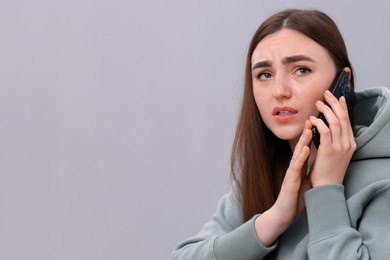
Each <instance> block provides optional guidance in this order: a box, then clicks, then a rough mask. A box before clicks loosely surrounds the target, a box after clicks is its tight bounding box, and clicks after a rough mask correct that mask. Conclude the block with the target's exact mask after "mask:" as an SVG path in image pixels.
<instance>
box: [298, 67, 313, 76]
mask: <svg viewBox="0 0 390 260" xmlns="http://www.w3.org/2000/svg"><path fill="white" fill-rule="evenodd" d="M310 72H311V69H309V68H305V67H302V68H298V69H297V70H296V73H297V74H298V75H299V76H304V75H306V74H309V73H310Z"/></svg>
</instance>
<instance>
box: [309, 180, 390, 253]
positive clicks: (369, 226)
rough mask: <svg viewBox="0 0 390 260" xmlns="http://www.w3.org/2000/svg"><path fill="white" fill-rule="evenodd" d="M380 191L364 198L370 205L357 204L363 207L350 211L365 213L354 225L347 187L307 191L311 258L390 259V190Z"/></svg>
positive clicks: (326, 186)
mask: <svg viewBox="0 0 390 260" xmlns="http://www.w3.org/2000/svg"><path fill="white" fill-rule="evenodd" d="M376 188H377V189H376V191H375V192H370V193H369V194H370V195H369V196H367V194H365V195H364V196H367V198H366V199H365V201H366V202H367V204H366V205H362V204H360V205H359V204H358V203H357V204H356V205H359V206H357V207H359V208H352V209H351V208H350V210H353V211H354V212H356V211H361V214H360V218H359V219H358V220H356V221H354V222H356V223H352V222H351V219H350V216H349V210H348V206H349V205H348V202H347V200H346V198H345V195H344V186H342V185H323V186H319V187H317V188H314V189H312V190H309V191H307V192H306V194H305V203H306V209H307V215H308V225H309V233H310V237H309V244H308V249H307V251H308V255H309V259H348V260H349V259H387V258H388V256H389V255H390V247H389V245H388V244H387V243H389V242H388V241H390V225H389V223H390V188H389V187H388V186H382V187H381V188H379V187H376ZM378 188H379V189H378ZM357 196H359V195H357ZM362 196H363V195H362ZM360 199H361V198H360ZM360 199H359V200H360ZM351 204H352V205H353V204H354V203H353V201H352V202H351Z"/></svg>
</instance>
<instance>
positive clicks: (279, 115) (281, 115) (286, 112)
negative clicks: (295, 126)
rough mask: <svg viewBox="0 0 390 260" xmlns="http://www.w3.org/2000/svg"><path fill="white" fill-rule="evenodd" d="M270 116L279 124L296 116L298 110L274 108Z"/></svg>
mask: <svg viewBox="0 0 390 260" xmlns="http://www.w3.org/2000/svg"><path fill="white" fill-rule="evenodd" d="M272 115H273V116H274V118H275V119H276V120H277V121H279V122H287V121H289V120H291V119H293V118H294V117H296V116H297V115H298V110H296V109H294V108H291V107H275V108H274V109H273V111H272Z"/></svg>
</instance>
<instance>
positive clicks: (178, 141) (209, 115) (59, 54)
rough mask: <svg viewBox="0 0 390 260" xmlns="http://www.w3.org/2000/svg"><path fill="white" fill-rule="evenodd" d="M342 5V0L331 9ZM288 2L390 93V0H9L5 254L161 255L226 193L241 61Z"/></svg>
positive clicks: (5, 26)
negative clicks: (335, 32) (324, 26)
mask: <svg viewBox="0 0 390 260" xmlns="http://www.w3.org/2000/svg"><path fill="white" fill-rule="evenodd" d="M336 2H337V3H336ZM285 7H303V8H320V9H321V10H323V11H325V12H327V13H328V14H329V15H331V16H332V17H333V18H334V19H335V21H336V22H337V23H338V25H339V27H340V29H341V31H342V33H343V34H344V37H345V40H346V42H347V45H348V47H349V52H350V56H351V60H352V62H353V63H354V66H355V70H356V75H357V77H356V78H357V88H358V89H362V88H367V87H372V86H376V85H385V86H390V78H389V73H388V60H389V58H390V53H389V52H390V51H389V48H388V46H390V37H389V34H388V30H387V28H388V26H389V25H390V16H389V15H388V10H389V8H390V4H389V3H388V2H386V1H353V0H348V1H328V0H322V1H253V0H252V1H222V0H219V1H206V0H198V1H180V0H165V1H156V0H155V1H125V0H110V1H108V0H67V1H60V0H52V1H49V0H46V1H45V0H35V1H29V0H20V1H11V0H2V1H1V2H0V33H1V36H0V119H1V124H0V259H4V260H11V259H12V260H16V259H18V260H22V259H40V260H46V259H64V260H65V259H66V260H82V259H167V258H168V257H169V255H170V253H171V251H172V250H173V248H174V247H175V246H176V244H177V243H179V242H180V241H181V240H183V239H185V238H187V237H189V236H190V235H193V234H195V233H196V232H198V231H199V230H200V228H201V227H202V225H203V224H204V223H205V222H206V221H207V220H208V219H209V217H210V216H211V214H212V213H213V212H214V210H215V208H216V205H217V202H218V200H219V198H220V197H221V196H222V195H223V194H224V193H225V192H227V191H228V189H229V174H230V170H229V168H230V167H229V157H230V149H231V144H232V140H233V135H234V130H235V129H234V128H235V124H236V120H237V115H238V111H239V106H240V97H241V85H242V80H243V71H244V62H245V54H246V49H247V46H248V43H249V41H250V38H251V36H252V34H253V33H254V31H255V30H256V28H257V27H258V25H259V24H260V23H261V22H262V21H263V20H264V19H265V18H266V17H268V16H269V15H270V14H272V13H273V12H275V11H277V10H280V9H282V8H285Z"/></svg>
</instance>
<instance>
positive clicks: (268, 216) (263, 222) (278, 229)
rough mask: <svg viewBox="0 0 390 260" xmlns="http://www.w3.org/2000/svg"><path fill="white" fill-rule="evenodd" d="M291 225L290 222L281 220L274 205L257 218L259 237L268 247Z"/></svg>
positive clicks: (256, 224) (256, 226)
mask: <svg viewBox="0 0 390 260" xmlns="http://www.w3.org/2000/svg"><path fill="white" fill-rule="evenodd" d="M289 225H290V223H285V222H283V221H280V220H279V218H278V216H277V214H276V211H275V209H274V208H273V207H272V208H270V209H269V210H267V211H265V212H264V213H263V214H261V215H260V216H258V217H257V218H256V220H255V229H256V234H257V237H258V238H259V240H260V242H261V243H262V244H263V245H264V246H266V247H269V246H271V245H272V244H273V243H274V242H275V241H276V240H277V239H278V237H279V236H280V235H281V234H282V233H283V232H284V231H285V230H286V229H287V227H288V226H289Z"/></svg>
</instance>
